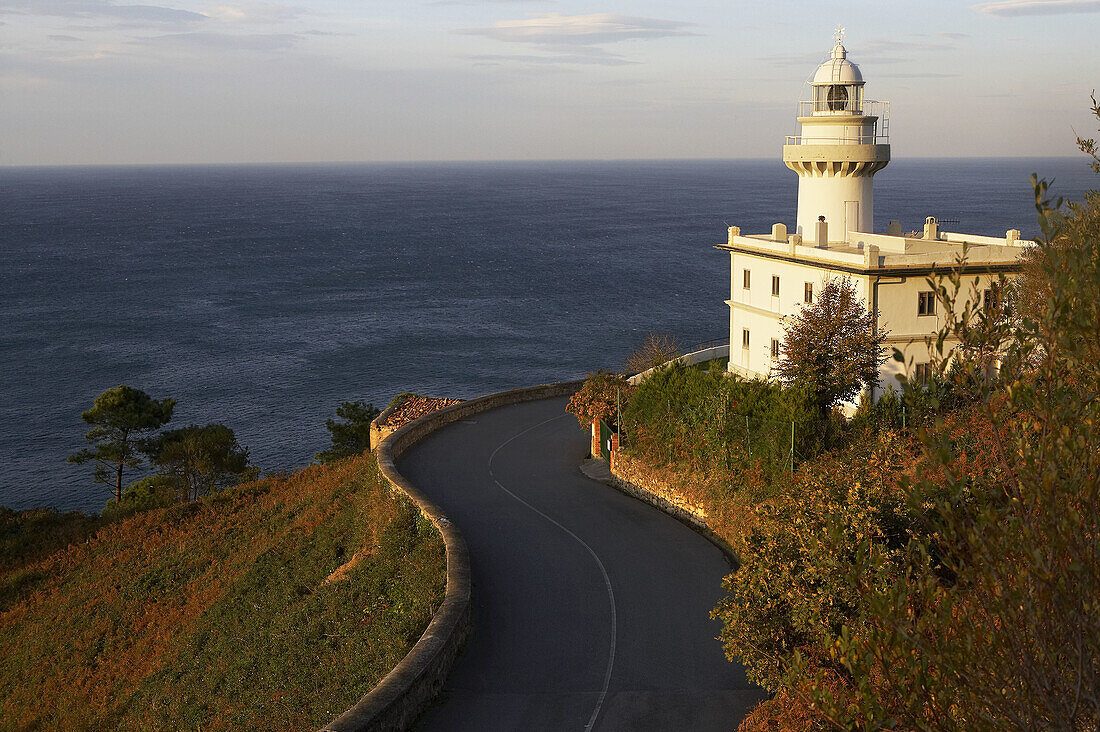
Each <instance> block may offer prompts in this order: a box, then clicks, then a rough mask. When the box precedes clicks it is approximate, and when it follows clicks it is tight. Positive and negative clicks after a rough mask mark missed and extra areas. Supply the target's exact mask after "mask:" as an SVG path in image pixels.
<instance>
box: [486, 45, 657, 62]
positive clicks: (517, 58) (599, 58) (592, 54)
mask: <svg viewBox="0 0 1100 732" xmlns="http://www.w3.org/2000/svg"><path fill="white" fill-rule="evenodd" d="M469 58H470V59H471V60H472V61H475V62H477V63H478V64H480V65H495V64H502V63H524V64H534V65H537V66H553V65H572V64H581V65H590V66H592V65H594V66H626V65H629V64H636V63H638V62H637V61H631V60H630V59H627V58H623V57H622V56H619V55H618V54H614V53H607V52H605V51H603V49H600V48H591V49H586V50H585V52H584V53H572V54H567V53H561V54H557V55H552V56H535V55H522V54H481V55H477V56H470V57H469Z"/></svg>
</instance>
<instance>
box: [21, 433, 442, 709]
mask: <svg viewBox="0 0 1100 732" xmlns="http://www.w3.org/2000/svg"><path fill="white" fill-rule="evenodd" d="M132 490H133V491H135V492H140V491H144V493H143V495H153V494H155V493H156V485H155V484H146V485H144V487H142V488H141V489H140V491H139V489H138V488H137V487H135V488H133V489H132ZM125 501H126V497H125V496H124V502H125ZM0 549H2V551H0V557H2V558H3V559H2V561H0V648H3V649H4V652H3V653H2V654H0V719H3V720H4V726H6V727H10V728H14V729H104V728H119V729H143V730H144V729H194V730H197V729H230V728H238V729H242V728H243V729H258V728H262V729H271V730H276V729H310V728H317V727H318V726H320V725H322V724H324V723H325V722H327V721H329V720H330V719H331V718H332V717H334V716H336V715H337V714H339V713H340V712H341V711H343V710H344V709H345V708H347V707H348V706H350V705H351V704H352V703H354V702H355V701H356V700H358V699H359V698H360V697H361V696H362V695H363V694H364V693H365V692H367V691H368V690H369V689H370V688H371V687H372V686H373V685H374V684H375V683H376V682H377V681H378V680H379V679H380V678H381V677H382V676H383V675H384V674H386V673H387V672H388V671H389V670H390V669H391V668H393V666H395V665H396V664H397V662H398V661H399V660H400V659H401V658H402V657H403V656H404V655H405V653H406V652H407V651H408V650H409V648H410V647H411V646H412V644H413V643H415V641H416V640H417V638H418V637H419V635H420V633H421V632H422V631H423V629H424V627H425V626H426V625H427V623H428V622H429V620H430V618H431V615H432V612H433V610H434V609H435V608H436V607H437V606H438V604H439V603H440V602H441V601H442V597H443V583H444V574H445V572H444V552H443V545H442V541H441V539H440V537H439V536H438V533H437V532H436V531H435V530H434V527H432V525H431V524H430V522H428V521H427V520H426V519H424V518H422V517H421V515H420V514H419V512H418V511H417V510H416V508H415V507H414V506H413V505H411V504H410V503H409V502H408V501H407V500H405V499H404V498H403V497H401V496H399V495H396V494H394V493H393V492H392V491H391V490H390V489H389V488H388V487H387V486H386V485H385V483H384V480H383V479H382V477H381V475H380V474H379V472H378V469H377V466H376V465H375V463H374V460H373V457H372V456H371V455H369V454H367V455H361V456H358V457H355V458H351V459H348V460H345V461H341V462H338V463H335V464H332V465H326V466H312V467H309V468H306V469H304V470H302V471H300V472H298V473H295V474H292V475H290V476H287V477H278V478H268V479H264V480H261V481H257V482H251V483H245V484H242V485H238V486H236V487H232V488H228V489H225V490H221V491H218V492H215V493H211V494H209V495H207V496H205V497H202V498H200V499H199V500H196V501H193V502H190V503H182V504H174V505H171V506H169V507H166V508H155V509H152V510H146V511H143V512H141V513H138V514H136V515H132V516H130V517H129V518H125V519H123V520H116V521H114V522H112V523H106V522H105V520H104V519H99V518H88V517H85V516H83V515H81V514H63V515H62V514H56V513H54V512H49V511H29V512H21V513H17V512H12V511H2V512H0Z"/></svg>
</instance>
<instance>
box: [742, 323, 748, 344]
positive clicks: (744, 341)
mask: <svg viewBox="0 0 1100 732" xmlns="http://www.w3.org/2000/svg"><path fill="white" fill-rule="evenodd" d="M741 347H742V348H748V347H749V329H748V328H744V329H743V330H742V331H741Z"/></svg>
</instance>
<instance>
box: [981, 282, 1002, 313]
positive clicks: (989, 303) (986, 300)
mask: <svg viewBox="0 0 1100 732" xmlns="http://www.w3.org/2000/svg"><path fill="white" fill-rule="evenodd" d="M982 305H984V306H985V309H986V310H996V309H997V308H998V307H1000V305H1001V293H1000V290H999V289H998V288H996V287H990V288H989V289H988V290H986V291H985V293H984V294H983V298H982Z"/></svg>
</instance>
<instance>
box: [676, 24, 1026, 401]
mask: <svg viewBox="0 0 1100 732" xmlns="http://www.w3.org/2000/svg"><path fill="white" fill-rule="evenodd" d="M841 40H842V39H841V38H838V39H837V42H836V43H835V44H834V46H833V50H832V53H830V54H829V59H828V60H827V61H825V63H823V64H821V65H820V66H818V68H817V70H816V71H815V72H814V75H813V79H812V81H811V82H810V98H809V99H808V100H806V101H803V102H800V103H799V109H798V121H799V123H800V125H801V130H800V132H801V134H799V135H797V136H793V137H788V138H787V142H786V144H785V145H784V146H783V162H784V163H786V165H787V167H788V168H790V169H791V170H793V171H794V172H796V173H798V210H797V212H796V217H795V220H796V225H795V226H796V228H795V230H794V231H791V230H790V228H789V226H788V223H784V222H783V219H782V218H779V216H777V218H776V219H773V221H777V223H775V224H774V225H773V226H772V228H771V231H765V232H760V233H756V234H753V233H749V232H744V233H743V232H742V231H741V227H739V226H729V227H728V229H727V232H726V233H727V238H726V241H725V243H722V244H718V245H715V249H719V250H721V251H724V252H728V253H729V255H730V290H729V299H728V300H726V305H727V306H728V307H729V329H730V330H729V333H730V340H729V361H728V364H727V370H728V371H730V372H731V373H735V374H737V375H739V376H741V377H742V378H749V379H773V378H775V374H776V370H775V369H776V365H777V364H778V363H779V361H780V358H781V353H782V350H783V345H782V344H783V340H784V338H786V331H787V324H788V323H789V322H790V321H789V320H788V317H789V316H792V315H796V314H798V313H800V312H802V311H803V310H804V309H805V308H808V307H813V306H814V304H815V303H816V302H818V296H819V295H820V293H821V291H822V289H823V288H824V287H825V286H826V285H827V283H828V282H829V281H830V280H833V279H836V278H838V277H842V278H846V279H848V280H849V281H850V282H851V283H852V284H853V285H854V287H855V290H856V295H857V296H858V297H859V298H860V299H861V300H863V302H864V303H866V306H867V309H868V310H870V311H871V312H873V313H875V317H876V323H877V325H876V327H877V328H879V329H881V330H884V331H887V332H888V335H887V337H886V341H885V343H886V346H887V348H896V349H898V350H899V351H901V353H902V357H903V359H904V361H901V362H898V361H894V360H892V359H891V360H889V361H887V362H886V363H884V364H882V366H881V367H880V369H879V381H878V385H877V386H876V387H875V388H873V389H871V390H870V393H869V394H868V396H869V397H870V398H872V399H874V398H877V397H879V396H881V395H882V394H883V392H884V391H885V390H887V389H891V388H893V387H895V386H896V385H897V383H898V381H897V378H896V377H897V376H899V375H901V376H905V377H906V378H907V379H910V380H917V381H920V380H922V379H924V378H926V377H927V375H928V373H929V364H930V363H931V361H932V352H931V351H930V345H929V344H930V343H931V342H933V341H934V340H935V335H936V333H938V332H939V329H940V328H941V327H942V326H943V325H944V322H945V320H944V318H945V315H946V314H945V313H944V312H943V307H942V305H940V304H939V300H938V299H937V294H936V291H935V289H934V286H932V285H929V280H930V279H931V278H935V277H937V276H939V275H942V274H943V273H944V272H946V271H949V270H950V269H951V267H952V266H953V265H954V264H955V262H956V261H958V259H959V258H960V257H963V256H965V257H966V259H967V283H966V285H965V287H964V289H963V290H962V291H960V293H959V294H958V296H957V300H956V302H957V303H959V304H960V305H962V304H963V303H967V302H968V303H970V304H971V305H980V306H981V307H983V308H984V307H993V306H994V305H995V304H996V302H997V301H998V298H999V294H998V293H999V289H1000V287H1001V284H1002V281H1001V277H1002V276H1003V277H1009V278H1011V277H1014V276H1016V274H1017V273H1019V272H1020V269H1021V266H1022V265H1021V260H1020V257H1021V255H1022V254H1023V252H1025V251H1026V250H1027V248H1028V247H1030V246H1032V245H1033V243H1032V242H1030V241H1025V240H1023V239H1021V238H1020V232H1019V230H1017V229H1009V230H1008V231H1006V232H1005V235H1004V237H1003V238H1002V237H1000V236H984V235H979V234H963V233H958V232H953V231H942V230H941V229H940V221H939V220H938V218H937V217H936V216H934V215H928V216H926V217H925V218H924V221H923V224H924V231H923V232H920V230H919V226H920V224H919V223H918V222H917V221H913V222H911V224H910V226H911V227H912V228H911V233H908V234H903V233H902V231H903V227H902V225H901V222H900V221H891V222H890V226H888V227H886V228H887V230H886V231H885V232H883V233H876V232H875V230H874V213H873V206H874V192H873V189H872V186H873V182H874V175H875V173H877V172H878V171H880V170H882V169H883V168H885V167H886V165H887V163H889V162H890V143H889V139H888V137H887V133H888V120H889V107H888V105H887V104H886V103H885V102H872V101H869V100H867V99H865V98H864V96H863V74H861V73H860V71H859V67H858V66H856V65H855V64H854V63H852V62H851V61H849V60H848V51H847V50H846V49H845V48H844V46H843V45H842V43H841ZM928 213H929V214H936V213H940V212H936V211H930V212H928ZM780 216H782V214H780ZM784 218H785V217H784ZM777 219H778V220H777ZM789 221H790V219H787V222H789ZM955 223H957V222H955ZM955 345H956V343H955V342H954V341H951V340H950V339H949V341H948V342H947V346H948V347H949V348H953V347H954V346H955ZM716 350H720V349H708V350H707V352H706V353H703V352H700V354H702V355H706V356H707V357H708V358H714V354H713V352H714V351H716ZM696 356H699V357H701V356H700V355H699V354H688V355H687V356H684V359H686V360H687V361H688V362H691V359H692V358H695V357H696ZM849 407H850V408H852V409H854V408H855V405H854V404H850V405H846V408H849Z"/></svg>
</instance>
